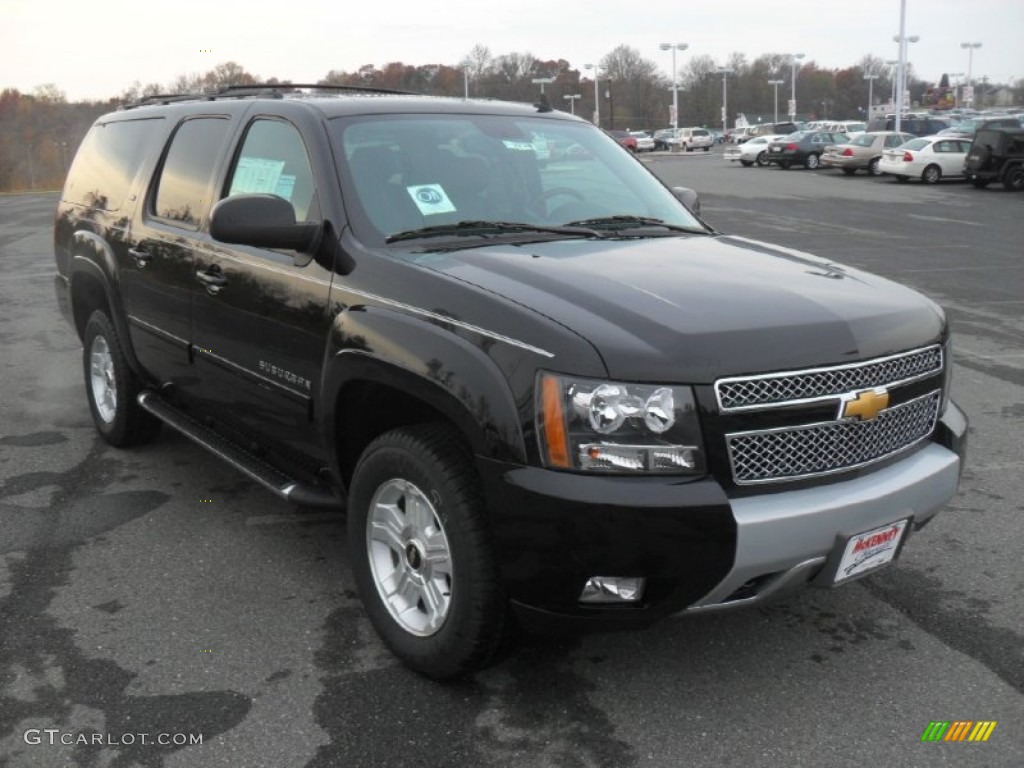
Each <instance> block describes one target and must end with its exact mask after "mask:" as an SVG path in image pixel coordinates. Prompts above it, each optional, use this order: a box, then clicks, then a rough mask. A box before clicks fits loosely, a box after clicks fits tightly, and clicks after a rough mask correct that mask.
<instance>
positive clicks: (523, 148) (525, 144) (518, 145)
mask: <svg viewBox="0 0 1024 768" xmlns="http://www.w3.org/2000/svg"><path fill="white" fill-rule="evenodd" d="M501 143H502V144H504V145H505V148H506V149H514V150H517V151H519V152H534V151H536V149H537V148H536V147H535V146H533V142H532V141H512V140H511V139H503V140H502V142H501Z"/></svg>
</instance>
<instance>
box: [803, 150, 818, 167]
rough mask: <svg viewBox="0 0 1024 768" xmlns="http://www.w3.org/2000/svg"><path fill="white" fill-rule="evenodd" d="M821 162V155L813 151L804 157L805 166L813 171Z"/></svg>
mask: <svg viewBox="0 0 1024 768" xmlns="http://www.w3.org/2000/svg"><path fill="white" fill-rule="evenodd" d="M820 163H821V160H820V159H819V157H818V156H817V155H816V154H814V153H813V152H812V153H811V154H809V155H808V156H807V157H806V158H805V159H804V168H806V169H807V170H809V171H813V170H814V169H815V168H817V167H818V165H819V164H820Z"/></svg>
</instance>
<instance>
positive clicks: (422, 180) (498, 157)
mask: <svg viewBox="0 0 1024 768" xmlns="http://www.w3.org/2000/svg"><path fill="white" fill-rule="evenodd" d="M331 132H332V139H333V141H334V142H335V146H336V148H335V155H336V156H337V157H339V158H341V161H340V165H341V166H342V167H341V168H340V169H339V170H340V175H341V178H342V183H343V186H344V187H345V196H346V200H347V201H348V202H347V203H346V205H347V206H348V205H349V204H350V203H351V207H352V209H353V210H352V215H353V219H354V226H355V227H356V228H357V231H359V234H360V236H361V237H364V238H368V239H369V240H377V241H380V240H384V239H386V238H387V237H389V236H392V235H394V234H396V233H401V232H406V231H410V230H418V229H421V228H423V227H430V226H448V225H456V224H459V223H460V222H481V221H485V222H502V223H509V222H514V223H522V224H528V225H533V226H548V227H550V226H564V225H568V224H575V223H577V222H581V221H588V220H594V219H608V218H609V217H633V218H646V219H658V220H660V221H661V222H664V223H666V224H668V225H672V226H676V227H687V228H691V229H693V230H696V231H704V228H703V226H702V225H701V224H700V223H699V222H698V221H697V220H696V219H695V218H694V217H693V216H692V215H691V214H690V213H689V211H687V209H686V208H685V207H684V206H683V205H682V204H681V203H680V202H679V201H678V200H677V199H676V197H675V196H674V195H673V194H672V193H671V192H670V191H669V190H668V189H667V188H666V187H665V186H664V185H663V184H662V183H661V182H660V181H659V180H658V179H657V178H656V177H655V176H654V175H653V174H651V173H650V172H649V171H647V170H646V168H645V167H644V166H643V165H642V164H640V163H638V162H637V161H636V160H635V159H634V158H633V157H632V155H631V154H630V153H629V152H628V151H624V150H623V148H622V147H621V146H620V145H619V144H618V142H616V141H615V140H614V139H613V138H611V137H609V136H608V135H607V134H606V133H605V132H604V131H601V130H598V129H597V128H595V127H594V126H592V125H590V124H584V123H579V122H575V121H568V120H558V119H551V118H533V117H508V116H497V115H410V116H386V117H378V116H368V117H361V118H348V119H343V118H338V119H335V120H332V121H331ZM537 136H542V137H543V139H544V140H543V142H538V141H537V140H536V137H537Z"/></svg>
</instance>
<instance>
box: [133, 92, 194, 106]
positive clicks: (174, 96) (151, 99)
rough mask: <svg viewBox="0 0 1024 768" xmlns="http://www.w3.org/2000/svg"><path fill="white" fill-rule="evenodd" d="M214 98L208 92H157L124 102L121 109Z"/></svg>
mask: <svg viewBox="0 0 1024 768" xmlns="http://www.w3.org/2000/svg"><path fill="white" fill-rule="evenodd" d="M212 99H213V97H212V96H211V95H210V94H206V93H155V94H153V95H152V96H143V97H142V98H141V99H139V100H138V101H133V102H132V103H131V104H122V105H121V109H133V108H134V107H146V106H150V105H152V104H171V103H173V102H175V101H210V100H212Z"/></svg>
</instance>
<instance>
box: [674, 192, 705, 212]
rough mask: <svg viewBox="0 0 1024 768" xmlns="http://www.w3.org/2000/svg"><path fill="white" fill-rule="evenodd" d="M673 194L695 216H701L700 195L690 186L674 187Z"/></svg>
mask: <svg viewBox="0 0 1024 768" xmlns="http://www.w3.org/2000/svg"><path fill="white" fill-rule="evenodd" d="M672 194H673V195H675V196H676V197H677V198H679V202H681V203H682V204H683V205H685V206H686V209H687V210H688V211H690V213H692V214H694V215H695V216H700V197H698V196H697V193H696V192H694V191H693V190H692V189H690V188H689V187H672Z"/></svg>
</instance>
